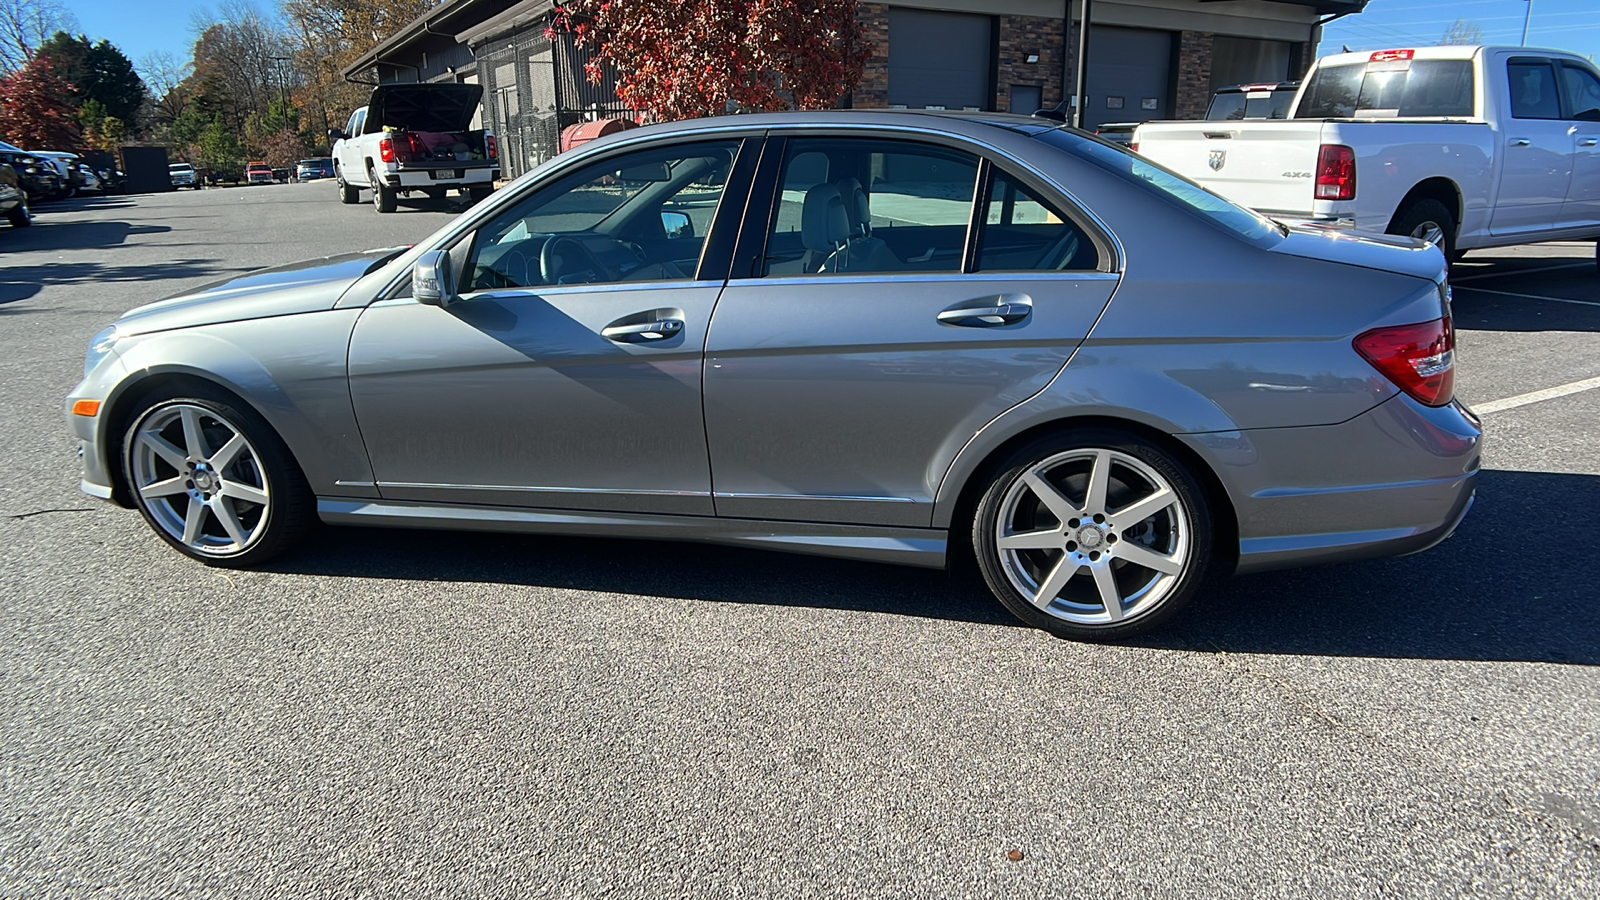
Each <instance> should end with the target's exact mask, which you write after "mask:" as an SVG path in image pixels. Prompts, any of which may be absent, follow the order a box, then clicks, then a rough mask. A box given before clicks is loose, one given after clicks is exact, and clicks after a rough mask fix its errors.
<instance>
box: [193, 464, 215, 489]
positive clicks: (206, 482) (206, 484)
mask: <svg viewBox="0 0 1600 900" xmlns="http://www.w3.org/2000/svg"><path fill="white" fill-rule="evenodd" d="M194 489H195V490H197V491H199V492H201V493H203V494H209V493H211V492H212V491H214V490H216V489H217V476H215V475H213V474H211V472H210V471H208V470H206V469H195V470H194Z"/></svg>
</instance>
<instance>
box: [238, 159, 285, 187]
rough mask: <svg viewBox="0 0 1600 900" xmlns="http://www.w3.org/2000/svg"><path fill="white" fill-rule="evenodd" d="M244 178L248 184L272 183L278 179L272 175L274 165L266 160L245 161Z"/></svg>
mask: <svg viewBox="0 0 1600 900" xmlns="http://www.w3.org/2000/svg"><path fill="white" fill-rule="evenodd" d="M244 179H245V183H247V184H272V183H273V182H274V181H277V179H276V178H274V177H272V167H271V166H269V165H267V164H266V163H264V162H250V163H245V166H244Z"/></svg>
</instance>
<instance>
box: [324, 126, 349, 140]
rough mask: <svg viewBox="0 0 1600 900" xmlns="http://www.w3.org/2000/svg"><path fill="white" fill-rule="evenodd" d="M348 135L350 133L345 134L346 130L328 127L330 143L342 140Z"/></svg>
mask: <svg viewBox="0 0 1600 900" xmlns="http://www.w3.org/2000/svg"><path fill="white" fill-rule="evenodd" d="M348 136H349V135H347V134H345V133H344V132H342V131H340V130H339V129H337V128H329V129H328V143H330V144H331V143H333V142H334V141H342V140H344V139H345V138H346V137H348Z"/></svg>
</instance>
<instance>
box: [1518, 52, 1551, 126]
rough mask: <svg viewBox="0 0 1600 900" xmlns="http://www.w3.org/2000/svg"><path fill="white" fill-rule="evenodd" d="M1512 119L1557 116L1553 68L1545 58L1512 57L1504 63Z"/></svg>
mask: <svg viewBox="0 0 1600 900" xmlns="http://www.w3.org/2000/svg"><path fill="white" fill-rule="evenodd" d="M1506 75H1507V76H1508V77H1509V79H1510V87H1511V117H1512V118H1514V119H1559V118H1561V96H1560V95H1559V94H1558V93H1557V92H1556V70H1555V67H1554V66H1552V65H1551V64H1550V62H1549V61H1548V60H1543V59H1513V60H1511V61H1510V62H1509V63H1507V64H1506Z"/></svg>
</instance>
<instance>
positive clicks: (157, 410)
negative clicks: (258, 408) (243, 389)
mask: <svg viewBox="0 0 1600 900" xmlns="http://www.w3.org/2000/svg"><path fill="white" fill-rule="evenodd" d="M122 462H123V472H124V473H125V475H126V477H127V484H128V487H129V491H130V492H131V494H132V495H133V499H134V503H135V505H137V506H138V507H139V512H140V513H142V514H143V515H144V518H145V521H146V522H148V523H149V524H150V527H151V528H153V529H154V530H155V532H156V534H158V535H160V536H161V538H162V539H163V540H165V541H166V542H167V543H168V544H171V545H172V546H173V547H175V548H177V549H178V550H179V551H180V552H182V553H183V554H184V555H186V556H189V557H191V558H193V559H198V560H200V561H201V562H204V563H206V564H207V565H213V566H230V567H233V566H248V565H254V564H256V563H259V562H263V561H265V560H267V559H269V558H271V557H273V556H276V555H278V554H279V553H281V552H283V551H284V550H286V549H288V548H289V547H290V546H291V545H292V544H294V543H295V541H297V540H298V539H299V538H300V537H301V536H302V535H303V534H304V533H305V532H306V530H307V529H308V528H309V527H310V526H311V525H312V524H313V521H314V519H315V509H314V503H313V500H312V496H311V490H310V488H309V487H308V486H307V485H306V480H305V476H304V475H302V474H301V472H300V467H299V466H298V465H297V464H296V463H295V461H294V459H293V457H292V456H290V454H289V449H288V447H286V446H285V445H284V443H283V441H282V440H281V439H280V438H279V437H278V435H277V433H276V432H274V431H273V430H272V428H271V426H269V425H268V424H267V423H266V421H265V420H263V419H262V418H261V417H260V416H259V415H257V414H256V413H255V412H254V411H253V410H250V409H244V408H241V407H240V406H239V405H238V401H236V400H233V399H232V398H229V397H227V396H226V395H225V394H223V393H222V392H220V391H217V392H213V391H209V390H205V389H185V390H184V391H183V396H153V397H150V398H147V400H146V401H145V404H144V407H143V409H142V411H141V412H140V413H139V414H138V415H137V416H136V417H135V418H134V422H133V425H132V426H131V427H130V428H129V429H128V432H127V434H126V436H125V437H124V439H123V460H122Z"/></svg>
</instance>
